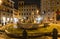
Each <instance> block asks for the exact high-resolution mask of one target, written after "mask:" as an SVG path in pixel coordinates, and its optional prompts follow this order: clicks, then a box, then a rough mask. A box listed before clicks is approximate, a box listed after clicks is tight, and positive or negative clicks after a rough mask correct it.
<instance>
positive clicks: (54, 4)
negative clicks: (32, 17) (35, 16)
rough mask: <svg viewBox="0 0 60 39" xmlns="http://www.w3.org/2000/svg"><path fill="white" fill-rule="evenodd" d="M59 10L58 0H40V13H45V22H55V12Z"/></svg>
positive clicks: (59, 3) (59, 0)
mask: <svg viewBox="0 0 60 39" xmlns="http://www.w3.org/2000/svg"><path fill="white" fill-rule="evenodd" d="M57 10H59V11H60V0H41V13H42V14H44V15H45V17H44V20H45V21H46V20H47V22H48V21H49V22H53V23H54V22H56V21H57V20H56V15H57V14H56V12H57Z"/></svg>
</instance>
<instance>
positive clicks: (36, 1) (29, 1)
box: [13, 0, 40, 9]
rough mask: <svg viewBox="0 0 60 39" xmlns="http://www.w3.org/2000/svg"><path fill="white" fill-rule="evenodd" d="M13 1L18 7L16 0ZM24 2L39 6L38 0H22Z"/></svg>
mask: <svg viewBox="0 0 60 39" xmlns="http://www.w3.org/2000/svg"><path fill="white" fill-rule="evenodd" d="M13 1H14V2H15V8H16V9H17V8H18V0H13ZM24 1H25V2H26V3H36V4H37V5H38V6H40V0H24Z"/></svg>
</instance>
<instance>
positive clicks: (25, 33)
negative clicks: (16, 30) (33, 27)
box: [23, 29, 27, 39]
mask: <svg viewBox="0 0 60 39" xmlns="http://www.w3.org/2000/svg"><path fill="white" fill-rule="evenodd" d="M23 39H27V32H26V30H25V29H24V31H23Z"/></svg>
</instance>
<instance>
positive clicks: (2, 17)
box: [0, 0, 14, 25]
mask: <svg viewBox="0 0 60 39" xmlns="http://www.w3.org/2000/svg"><path fill="white" fill-rule="evenodd" d="M0 1H1V2H0V24H2V23H4V25H5V24H6V23H8V22H11V21H12V18H13V8H14V2H13V1H12V0H0Z"/></svg>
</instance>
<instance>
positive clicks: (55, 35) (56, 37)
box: [52, 28, 58, 39]
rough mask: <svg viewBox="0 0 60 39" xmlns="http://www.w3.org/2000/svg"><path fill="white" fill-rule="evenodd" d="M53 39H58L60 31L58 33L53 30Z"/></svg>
mask: <svg viewBox="0 0 60 39" xmlns="http://www.w3.org/2000/svg"><path fill="white" fill-rule="evenodd" d="M52 36H53V39H58V31H57V29H55V28H54V29H53V35H52Z"/></svg>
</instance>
